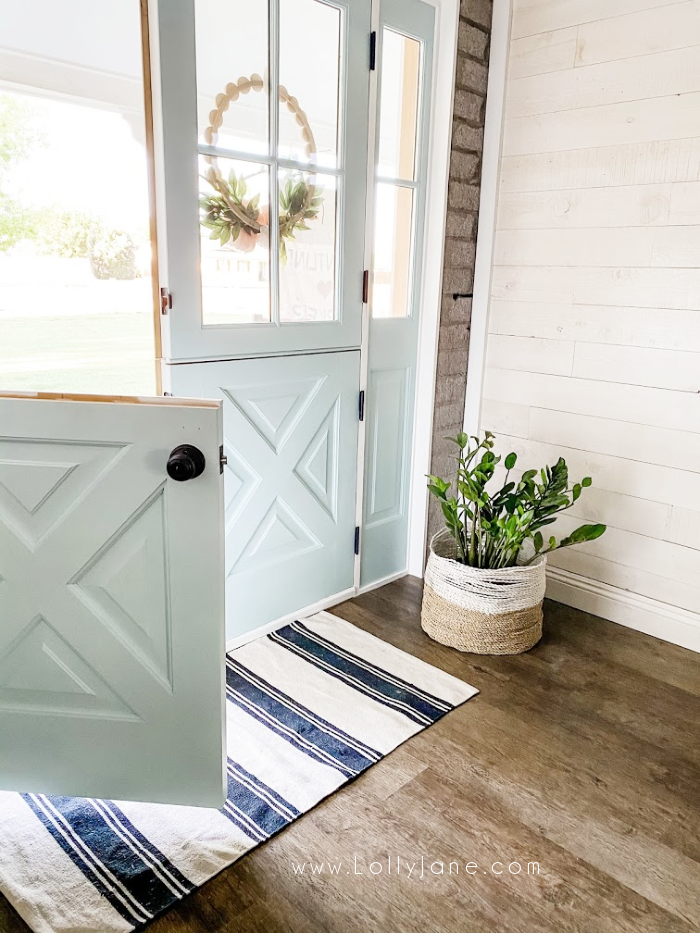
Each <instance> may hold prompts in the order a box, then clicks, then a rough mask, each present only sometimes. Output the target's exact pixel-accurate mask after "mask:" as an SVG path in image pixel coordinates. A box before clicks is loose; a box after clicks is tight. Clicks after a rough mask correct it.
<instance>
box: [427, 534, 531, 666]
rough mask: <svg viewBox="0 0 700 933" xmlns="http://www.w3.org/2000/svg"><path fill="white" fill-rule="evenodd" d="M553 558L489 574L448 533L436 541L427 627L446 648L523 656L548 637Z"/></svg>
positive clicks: (429, 569)
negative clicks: (462, 555) (465, 558)
mask: <svg viewBox="0 0 700 933" xmlns="http://www.w3.org/2000/svg"><path fill="white" fill-rule="evenodd" d="M546 566H547V558H546V557H544V556H540V557H538V558H537V559H536V560H534V561H533V562H532V563H531V564H529V565H528V566H522V565H520V566H516V567H504V568H501V569H499V570H488V569H481V568H477V567H468V566H466V565H465V564H461V563H459V561H458V560H457V559H456V545H455V541H454V538H452V536H451V535H450V533H449V531H447V529H443V530H442V531H440V532H438V533H437V534H436V535H435V536H434V538H433V539H432V541H431V542H430V556H429V558H428V565H427V567H426V570H425V585H424V589H423V606H422V610H421V627H422V628H423V631H424V632H425V633H426V634H427V635H429V636H430V637H431V638H433V639H434V640H435V641H439V642H440V643H441V644H443V645H448V646H449V647H451V648H457V649H458V650H459V651H468V652H471V653H473V654H521V653H522V652H523V651H527V650H528V649H530V648H532V647H533V646H534V645H536V644H537V642H538V641H539V640H540V638H541V637H542V601H543V599H544V591H545V568H546Z"/></svg>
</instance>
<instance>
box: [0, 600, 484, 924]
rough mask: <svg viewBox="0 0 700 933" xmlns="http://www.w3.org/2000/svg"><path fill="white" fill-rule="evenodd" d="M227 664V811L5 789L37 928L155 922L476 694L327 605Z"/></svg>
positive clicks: (4, 845) (14, 865)
mask: <svg viewBox="0 0 700 933" xmlns="http://www.w3.org/2000/svg"><path fill="white" fill-rule="evenodd" d="M226 668H227V684H226V695H227V700H228V702H227V704H226V707H227V720H228V799H227V801H226V804H225V806H224V807H223V809H222V810H202V809H198V808H195V807H173V806H164V805H159V804H143V803H126V802H114V801H111V800H89V799H85V798H76V797H45V796H42V795H41V794H10V793H0V890H1V891H2V893H3V894H4V895H5V896H6V897H7V898H8V900H9V901H10V902H11V903H12V904H13V906H14V907H15V908H16V910H17V911H18V912H19V914H20V915H21V916H22V917H23V918H24V920H25V921H26V922H27V923H28V925H29V926H30V927H31V929H32V930H34V931H35V933H126V931H130V930H133V929H135V928H136V927H138V926H140V925H141V924H144V923H147V922H148V921H149V920H151V919H152V918H153V917H155V916H156V915H157V914H159V913H161V912H162V911H164V910H166V909H167V908H168V907H169V906H170V905H171V904H173V903H174V902H175V901H177V900H179V899H180V898H183V897H185V895H187V894H189V893H190V891H193V890H194V889H195V888H197V887H199V886H200V885H202V884H204V882H205V881H207V880H208V879H209V878H211V877H212V876H213V875H215V874H217V873H218V872H220V871H221V870H222V869H223V868H225V867H226V866H228V865H230V864H231V863H232V862H235V861H236V859H239V858H240V857H241V856H242V855H244V854H245V853H246V852H248V851H250V849H252V848H254V847H255V846H257V845H258V844H259V843H261V842H264V841H265V840H266V839H269V838H270V836H272V835H273V834H274V833H276V832H278V831H279V830H280V829H283V828H284V827H285V826H287V825H288V824H289V823H291V822H292V821H293V820H295V819H297V817H299V816H301V815H302V814H303V813H306V812H307V811H308V810H310V809H311V807H313V806H314V805H315V804H317V803H318V802H319V801H320V800H323V798H324V797H327V796H328V794H330V793H332V792H333V791H335V790H337V789H338V788H339V787H342V785H343V784H346V783H347V782H348V781H350V780H352V779H353V778H354V777H357V775H358V774H361V773H362V772H363V771H365V770H366V769H367V768H369V767H370V766H371V765H373V764H374V763H375V762H377V761H379V760H380V759H381V758H383V757H384V756H385V755H387V754H388V753H389V752H391V751H392V750H393V749H395V748H396V747H397V746H398V745H400V744H401V743H402V742H405V741H406V739H408V738H410V737H411V736H412V735H415V734H416V733H417V732H420V731H421V730H422V729H425V728H426V727H427V726H430V725H431V724H432V723H434V722H435V721H436V720H438V719H440V717H441V716H444V715H445V713H448V712H449V711H450V710H451V709H454V707H455V706H458V705H459V704H461V703H464V702H465V701H466V700H468V699H469V698H470V697H472V696H474V694H475V693H476V692H477V691H476V690H475V689H474V687H470V686H469V684H466V683H463V682H462V681H460V680H457V679H456V678H454V677H451V676H450V675H449V674H445V673H444V672H443V671H440V670H437V669H436V668H434V667H431V666H430V665H429V664H425V663H424V662H423V661H420V660H418V659H417V658H414V657H412V656H411V655H408V654H405V653H404V652H402V651H399V650H398V649H397V648H394V647H392V646H391V645H388V644H386V643H385V642H383V641H380V640H379V639H377V638H374V637H373V636H372V635H368V634H367V633H366V632H363V631H361V630H360V629H358V628H356V627H355V626H353V625H350V624H349V623H348V622H344V621H343V620H341V619H338V618H336V617H335V616H332V615H329V614H328V613H319V614H318V615H316V616H314V617H313V618H311V619H306V620H304V622H294V623H292V624H291V625H287V626H285V627H284V628H281V629H279V631H277V632H274V633H273V634H271V635H267V636H264V637H262V638H259V639H258V640H257V641H254V642H251V643H250V644H248V645H245V646H244V647H242V648H239V649H237V650H236V651H234V652H232V653H231V654H229V655H228V656H227V659H226Z"/></svg>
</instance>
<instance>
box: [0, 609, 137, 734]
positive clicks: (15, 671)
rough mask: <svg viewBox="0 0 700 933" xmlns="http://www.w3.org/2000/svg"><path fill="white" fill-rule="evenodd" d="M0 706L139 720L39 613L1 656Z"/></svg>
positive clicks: (18, 709) (45, 712) (50, 712)
mask: <svg viewBox="0 0 700 933" xmlns="http://www.w3.org/2000/svg"><path fill="white" fill-rule="evenodd" d="M0 708H2V709H6V710H11V711H13V712H24V713H44V714H57V715H71V716H89V717H91V718H101V719H125V720H137V721H138V720H139V718H140V717H138V716H137V715H136V714H135V713H134V711H133V710H132V709H130V708H129V707H128V706H127V704H126V703H125V702H124V700H122V698H121V697H120V696H118V695H117V694H116V693H115V692H114V690H113V689H112V688H111V687H110V686H109V685H108V684H107V683H106V682H105V681H104V680H103V678H102V677H100V675H99V674H98V673H97V672H96V671H95V670H94V669H93V668H92V667H91V666H90V665H89V664H88V662H87V661H86V660H85V659H84V658H82V657H81V656H80V655H79V654H78V653H77V652H76V651H75V649H74V648H72V647H71V646H70V645H69V644H68V642H67V641H66V640H65V639H64V638H63V637H62V636H61V635H60V634H59V633H58V632H57V631H56V629H55V628H54V627H53V626H52V625H50V624H49V622H47V621H46V619H44V618H43V616H40V615H39V616H37V617H36V618H35V619H34V620H33V621H32V622H31V623H30V624H29V625H28V626H27V627H26V628H25V629H24V631H23V632H21V634H20V635H19V637H18V638H17V639H16V640H15V642H14V644H12V645H10V647H9V648H8V650H7V651H6V652H5V654H4V655H3V656H2V657H0Z"/></svg>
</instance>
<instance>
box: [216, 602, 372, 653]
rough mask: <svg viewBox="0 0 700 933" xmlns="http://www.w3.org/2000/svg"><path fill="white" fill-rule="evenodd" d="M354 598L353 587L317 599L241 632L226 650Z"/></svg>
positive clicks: (229, 642)
mask: <svg viewBox="0 0 700 933" xmlns="http://www.w3.org/2000/svg"><path fill="white" fill-rule="evenodd" d="M353 596H355V587H354V586H351V587H348V589H347V590H343V591H342V592H340V593H335V594H334V595H333V596H327V597H326V598H325V599H319V601H318V602H317V603H312V604H311V605H310V606H305V607H304V608H303V609H299V610H298V611H297V612H290V613H289V614H288V615H286V616H282V617H281V618H280V619H275V621H274V622H268V623H267V624H266V625H259V626H258V627H257V628H254V629H251V630H250V631H249V632H243V633H242V634H241V635H236V637H235V638H231V639H229V640H228V641H227V642H226V650H227V651H233V650H234V648H240V647H241V645H247V644H248V642H249V641H255V639H256V638H260V637H261V636H262V635H269V634H270V632H274V631H276V630H277V629H278V628H282V626H283V625H287V624H288V623H289V622H295V621H296V620H297V619H304V618H306V617H307V616H312V615H314V614H315V613H317V612H322V611H323V610H324V609H329V608H330V607H331V606H337V605H338V603H342V602H344V601H345V600H346V599H352V597H353Z"/></svg>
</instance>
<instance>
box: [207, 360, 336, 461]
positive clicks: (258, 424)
mask: <svg viewBox="0 0 700 933" xmlns="http://www.w3.org/2000/svg"><path fill="white" fill-rule="evenodd" d="M324 382H325V379H324V378H321V379H299V380H295V381H293V382H290V381H287V380H285V381H284V382H279V383H275V382H268V383H264V384H255V385H243V386H235V387H231V388H225V389H223V392H224V393H225V395H227V396H228V398H229V399H230V400H231V401H232V402H233V404H234V405H235V406H236V408H238V410H239V411H240V412H241V414H243V415H244V416H245V418H246V419H247V420H248V421H249V422H250V424H251V425H252V426H253V427H254V428H255V430H256V431H257V432H258V434H259V435H260V436H261V437H262V438H263V439H264V440H265V441H266V442H267V443H268V444H269V445H270V447H271V448H272V450H273V451H274V452H275V453H279V452H280V450H282V448H283V447H284V445H285V443H286V441H287V439H288V438H289V437H290V435H291V434H292V432H293V431H294V429H295V428H296V426H297V424H298V423H299V422H300V421H301V419H302V418H303V416H304V412H305V411H306V409H307V408H308V407H309V405H310V404H311V402H312V400H313V399H314V397H315V396H316V394H317V393H318V391H319V389H320V388H321V386H322V385H323V383H324Z"/></svg>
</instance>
